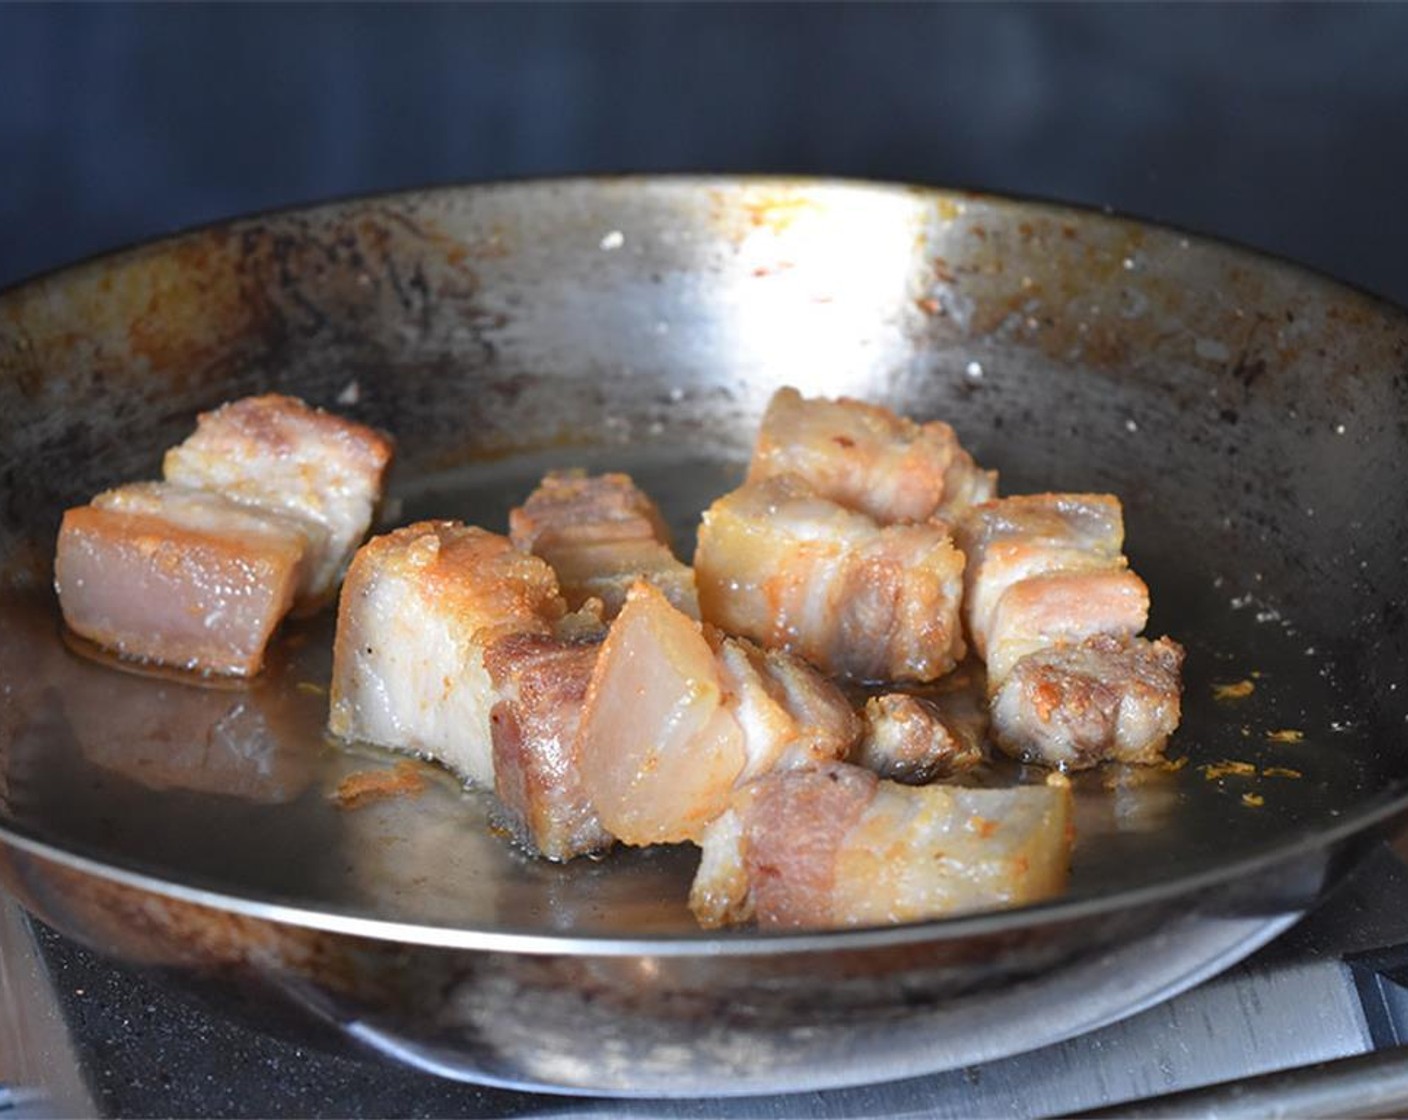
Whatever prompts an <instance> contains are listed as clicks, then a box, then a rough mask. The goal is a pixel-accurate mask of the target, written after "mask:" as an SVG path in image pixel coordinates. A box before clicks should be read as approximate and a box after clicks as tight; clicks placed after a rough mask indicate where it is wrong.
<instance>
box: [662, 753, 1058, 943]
mask: <svg viewBox="0 0 1408 1120" xmlns="http://www.w3.org/2000/svg"><path fill="white" fill-rule="evenodd" d="M1070 800H1071V798H1070V789H1069V785H1068V783H1066V782H1064V780H1062V781H1060V782H1056V783H1051V784H1047V785H1044V786H1019V787H1016V788H1014V789H964V788H960V787H957V786H943V785H929V786H905V785H900V784H898V783H896V782H888V781H884V780H882V779H880V778H877V777H876V776H875V775H874V774H872V773H871V772H870V771H868V770H863V769H861V768H860V767H856V766H850V765H846V764H844V763H831V764H827V765H823V766H817V767H811V768H807V769H796V770H789V771H779V772H774V773H770V774H765V775H763V776H762V777H760V778H758V779H757V780H755V781H753V782H751V783H749V784H748V785H746V786H744V787H742V788H741V789H740V790H739V791H738V792H737V793H736V794H735V795H734V797H733V799H732V801H731V803H730V806H729V808H728V809H727V810H726V811H725V812H724V813H723V814H722V815H720V816H719V817H718V818H717V819H716V820H715V821H714V822H713V823H712V824H710V826H709V827H708V829H707V830H706V831H705V834H704V838H703V843H702V847H703V855H702V857H701V859H700V864H699V870H698V873H697V874H696V876H695V879H694V884H693V886H692V888H691V890H690V900H689V904H690V909H691V910H692V911H693V913H694V915H695V917H696V918H697V919H698V920H699V922H700V924H701V925H703V926H705V927H708V928H715V927H718V926H722V925H730V924H738V923H743V922H748V921H755V922H756V923H757V924H758V925H759V926H761V927H763V928H807V929H824V928H831V927H839V926H864V925H881V924H886V923H898V922H912V921H922V920H924V919H927V918H936V917H940V916H943V915H948V914H956V913H963V912H967V911H973V910H988V909H996V908H1000V907H1008V906H1019V905H1023V904H1026V903H1030V902H1037V901H1040V900H1041V899H1044V898H1049V897H1051V896H1052V895H1055V894H1057V893H1059V892H1060V891H1061V890H1063V889H1064V887H1065V883H1066V876H1067V872H1068V869H1069V866H1070V852H1071V827H1070V819H1071V804H1070Z"/></svg>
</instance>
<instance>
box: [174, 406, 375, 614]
mask: <svg viewBox="0 0 1408 1120" xmlns="http://www.w3.org/2000/svg"><path fill="white" fill-rule="evenodd" d="M391 451H392V447H391V441H390V440H389V439H387V437H385V436H384V435H382V434H381V433H379V432H376V431H374V430H373V429H371V428H368V427H366V426H365V425H363V424H358V423H355V422H353V421H350V420H346V419H344V418H342V417H339V416H334V415H332V414H331V413H328V412H324V411H322V410H321V409H316V408H312V407H310V406H308V405H306V404H304V403H303V402H302V401H300V400H298V399H296V398H294V397H288V396H283V395H280V394H277V393H269V394H265V395H263V396H256V397H245V398H243V399H242V400H237V401H232V402H230V403H229V404H226V405H222V406H221V407H220V408H217V409H215V410H213V411H211V412H205V413H202V414H201V415H200V417H199V418H198V421H197V427H196V430H195V432H194V433H193V434H192V435H191V436H190V437H189V438H188V439H187V440H185V442H183V443H181V444H179V445H177V446H176V447H173V448H172V449H171V450H169V451H168V452H167V453H166V457H165V459H164V460H163V464H162V470H163V473H164V475H165V477H166V479H167V481H169V482H176V483H180V484H182V485H186V486H194V487H201V488H203V489H207V490H214V491H218V492H219V493H221V494H224V495H225V496H226V497H228V498H230V499H232V500H233V501H236V502H240V503H242V504H244V505H249V506H253V507H256V508H264V509H271V510H275V511H281V512H283V513H286V514H294V515H297V516H299V517H303V518H307V519H308V520H310V521H313V522H314V523H316V524H317V525H320V526H321V527H322V529H323V534H322V538H321V542H320V544H319V547H317V548H316V550H314V551H313V552H312V554H311V555H310V558H309V561H308V563H307V571H306V575H305V576H304V578H303V580H302V581H301V583H300V586H299V588H298V596H297V602H296V603H295V606H294V610H295V612H296V613H309V612H311V611H313V610H316V609H317V608H318V607H320V606H321V605H323V604H324V603H325V602H326V601H327V600H328V599H329V598H330V597H331V596H332V595H333V594H334V593H335V591H336V589H337V583H338V580H339V579H340V578H341V576H342V572H343V569H344V568H345V567H346V566H347V562H348V561H349V560H350V559H351V556H352V553H353V551H354V550H355V549H356V547H357V545H359V544H360V543H361V541H362V538H363V537H364V536H365V535H366V532H367V529H368V528H369V527H370V525H371V520H372V513H373V511H374V509H375V507H376V504H377V502H378V501H379V500H380V498H381V488H382V482H383V477H384V475H385V472H386V469H387V466H388V465H389V463H390V460H391Z"/></svg>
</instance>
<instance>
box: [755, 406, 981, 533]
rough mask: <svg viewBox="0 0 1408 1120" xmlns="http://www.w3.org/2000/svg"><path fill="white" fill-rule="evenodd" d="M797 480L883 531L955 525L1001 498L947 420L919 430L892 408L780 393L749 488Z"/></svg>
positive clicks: (762, 434) (765, 420)
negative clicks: (895, 526)
mask: <svg viewBox="0 0 1408 1120" xmlns="http://www.w3.org/2000/svg"><path fill="white" fill-rule="evenodd" d="M781 474H797V475H800V476H801V477H802V478H804V479H806V480H807V482H809V483H810V484H811V485H812V487H813V488H814V489H815V490H816V491H817V493H819V494H821V495H822V496H823V497H827V498H830V499H831V500H832V501H835V502H839V503H840V504H841V505H843V506H846V507H847V508H849V509H854V510H859V511H860V512H862V513H864V514H866V515H868V516H870V517H873V518H874V519H875V520H876V521H879V522H880V523H881V524H889V523H891V522H894V521H927V520H928V519H929V518H931V517H936V516H937V517H943V518H949V517H952V516H954V515H955V514H957V513H958V512H960V511H962V510H964V509H966V508H967V507H968V506H970V505H972V504H973V503H975V502H982V501H986V500H987V499H989V498H991V497H993V496H994V495H995V494H996V493H997V472H996V471H985V470H982V469H981V468H979V467H978V466H977V464H975V463H974V462H973V458H972V456H970V455H969V454H968V453H967V452H966V451H964V450H963V448H962V447H960V446H959V443H958V437H957V436H956V435H955V434H954V431H953V429H952V428H951V427H949V426H948V425H947V424H945V423H943V422H942V421H938V420H935V421H931V422H930V423H927V424H916V423H914V422H913V421H912V420H908V419H906V418H904V417H902V416H897V415H895V413H893V412H891V411H890V410H889V409H886V408H881V407H879V406H878V405H873V404H866V403H865V402H863V401H857V400H851V399H850V398H847V397H842V398H841V399H840V400H826V399H824V398H820V397H812V398H807V397H803V396H802V395H801V393H799V392H798V391H797V390H796V389H793V388H783V389H779V390H778V391H777V392H776V393H774V394H773V397H772V400H771V401H770V402H769V404H768V407H767V411H766V412H765V413H764V414H763V422H762V426H761V428H760V429H759V432H758V439H757V442H756V444H755V445H754V449H753V459H752V462H751V463H750V464H749V467H748V481H749V482H760V481H762V480H763V479H767V478H773V477H776V476H777V475H781Z"/></svg>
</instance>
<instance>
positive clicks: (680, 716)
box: [577, 581, 859, 845]
mask: <svg viewBox="0 0 1408 1120" xmlns="http://www.w3.org/2000/svg"><path fill="white" fill-rule="evenodd" d="M858 732H859V727H858V724H857V720H856V717H855V713H854V712H852V711H851V709H850V706H849V704H847V702H846V699H845V697H844V696H842V695H841V693H840V691H839V690H838V689H837V688H836V687H835V686H834V685H833V684H831V683H830V682H829V681H827V680H826V679H825V678H824V677H821V676H820V675H819V674H817V673H815V672H814V671H812V670H811V669H809V668H808V667H807V666H805V665H803V664H801V663H800V662H798V661H796V660H795V659H793V658H790V657H788V656H787V655H785V654H780V653H773V652H765V651H762V650H758V649H756V648H755V647H752V646H750V645H749V644H747V643H744V642H740V641H738V640H737V639H733V638H727V637H724V636H723V635H721V634H718V633H717V632H715V631H713V630H712V629H710V628H707V627H702V626H701V625H700V624H699V623H698V622H696V621H694V620H693V619H691V618H689V617H688V616H687V615H686V614H684V613H683V612H682V611H680V610H678V609H677V608H675V607H673V606H671V605H670V603H669V602H668V600H666V598H665V596H664V594H663V593H662V592H661V591H659V590H658V589H657V588H655V587H653V586H652V585H650V584H648V583H645V582H644V581H642V582H639V583H636V584H635V585H633V586H632V588H631V590H630V592H629V594H628V595H627V597H626V604H625V606H624V607H623V608H622V609H621V613H620V614H619V615H618V616H617V617H616V619H615V621H614V622H613V623H612V624H611V629H610V632H609V633H608V634H607V637H606V641H605V643H604V645H603V647H602V650H601V653H600V655H599V656H598V658H597V662H596V665H595V667H594V669H593V672H592V678H591V683H590V685H589V686H588V689H587V698H586V705H585V709H584V711H583V714H582V722H581V729H580V732H579V737H578V744H577V757H578V765H579V767H580V771H581V776H582V782H583V785H584V787H585V789H586V791H587V794H588V797H589V798H590V800H591V803H592V804H593V805H594V806H595V807H596V811H597V813H598V814H599V815H600V818H601V821H602V823H603V824H604V825H605V827H606V829H607V830H608V831H609V832H610V833H611V834H612V835H614V836H615V837H616V838H617V839H619V840H621V841H623V842H625V843H627V844H637V845H645V844H656V843H673V842H678V841H683V840H697V839H698V838H699V837H700V836H701V835H702V834H703V830H704V827H705V826H706V825H707V824H708V823H709V821H711V820H712V819H713V818H714V817H715V816H717V815H718V814H719V813H720V812H722V811H723V809H724V808H725V807H726V805H727V804H728V799H729V796H730V794H731V792H732V790H733V789H734V787H735V786H736V785H737V784H739V783H740V782H744V781H747V780H748V779H749V778H751V777H753V776H755V775H756V774H759V773H763V772H765V771H767V770H770V769H774V768H778V767H788V766H796V765H809V764H812V763H814V762H815V761H816V760H818V759H823V758H840V757H843V756H844V755H845V754H846V752H847V751H848V750H849V749H850V747H851V744H852V743H853V742H854V740H855V738H856V735H857V734H858Z"/></svg>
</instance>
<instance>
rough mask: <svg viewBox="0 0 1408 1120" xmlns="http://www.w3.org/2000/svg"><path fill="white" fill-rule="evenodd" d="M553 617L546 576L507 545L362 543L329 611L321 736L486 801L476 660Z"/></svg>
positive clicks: (489, 751)
mask: <svg viewBox="0 0 1408 1120" xmlns="http://www.w3.org/2000/svg"><path fill="white" fill-rule="evenodd" d="M565 610H566V608H565V605H564V604H563V602H562V597H561V596H560V595H559V594H558V591H557V579H556V577H555V576H554V575H553V573H552V569H551V568H549V567H548V566H547V564H546V563H544V562H543V561H542V560H540V559H538V557H536V556H531V555H529V554H527V553H525V552H520V551H519V550H518V549H516V548H514V547H513V545H512V544H510V543H509V540H508V538H507V537H502V536H499V535H497V534H495V533H490V532H488V531H486V530H484V529H479V528H475V527H471V526H465V525H461V524H458V523H456V522H451V521H423V522H419V523H417V524H414V525H409V526H406V527H405V528H402V529H397V530H395V531H393V532H390V533H387V534H385V535H383V536H380V537H375V538H373V539H372V540H371V541H369V542H368V543H367V544H366V545H364V546H363V547H362V548H361V549H360V550H358V552H357V554H356V556H355V557H354V558H353V560H352V566H351V568H350V569H349V570H348V573H347V580H346V583H345V584H344V586H343V589H342V597H341V600H340V602H339V605H338V615H337V636H336V639H335V641H334V644H333V672H332V694H331V710H330V714H329V719H328V726H329V729H330V730H331V731H332V732H333V734H335V735H339V736H341V737H342V738H345V739H361V740H365V741H367V742H370V743H377V744H380V745H382V746H387V747H394V748H397V749H399V750H406V751H414V752H417V753H420V754H426V755H429V756H431V757H433V758H436V759H439V760H440V761H441V762H443V763H444V764H445V765H446V766H448V767H449V768H450V769H451V770H454V771H455V772H456V773H458V774H460V775H461V776H462V777H464V778H466V779H467V780H469V781H471V782H473V783H475V784H477V785H480V786H483V787H484V788H486V789H492V788H493V787H494V766H493V735H492V730H491V725H490V714H491V712H492V710H493V708H494V705H495V703H496V701H497V699H498V697H497V695H496V691H495V688H494V684H493V681H492V679H491V677H490V674H489V670H488V668H487V667H486V665H485V651H486V650H487V649H488V648H489V647H490V645H491V644H492V643H493V642H494V641H495V640H496V639H498V638H501V637H504V636H507V635H511V634H538V635H545V636H550V635H551V634H552V633H553V629H554V625H555V624H556V623H557V622H559V621H560V620H561V619H562V617H563V615H564V613H565Z"/></svg>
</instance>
